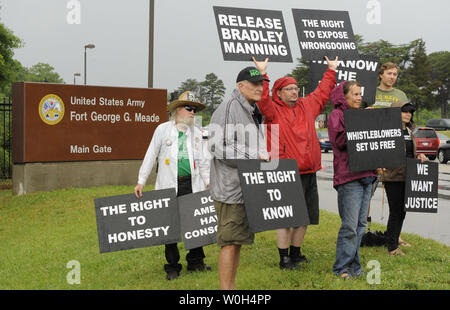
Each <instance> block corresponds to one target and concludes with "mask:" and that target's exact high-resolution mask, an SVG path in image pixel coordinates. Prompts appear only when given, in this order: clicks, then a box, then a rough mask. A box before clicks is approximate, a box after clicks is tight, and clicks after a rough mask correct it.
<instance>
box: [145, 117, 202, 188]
mask: <svg viewBox="0 0 450 310" xmlns="http://www.w3.org/2000/svg"><path fill="white" fill-rule="evenodd" d="M185 134H186V143H187V151H188V155H189V164H190V168H191V180H192V192H193V193H195V192H200V191H203V190H205V189H206V186H207V185H209V159H210V157H209V156H208V155H209V154H208V150H207V145H206V142H204V141H203V139H202V133H201V130H200V129H199V128H197V127H195V126H191V127H189V128H188V129H187V130H186V132H185ZM156 160H158V170H157V171H158V173H157V176H156V184H155V190H158V189H166V188H175V190H176V191H177V192H178V129H177V127H176V125H175V121H168V122H165V123H162V124H160V125H159V126H158V127H156V130H155V132H154V134H153V137H152V140H151V142H150V145H149V147H148V149H147V153H146V154H145V157H144V160H143V162H142V165H141V168H140V169H139V178H138V184H141V185H145V183H146V182H147V179H148V176H149V175H150V173H151V171H152V168H153V166H154V164H155V162H156Z"/></svg>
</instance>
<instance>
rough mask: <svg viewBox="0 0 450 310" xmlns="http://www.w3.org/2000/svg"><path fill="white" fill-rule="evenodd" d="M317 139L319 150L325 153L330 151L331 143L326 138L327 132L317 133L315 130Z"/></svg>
mask: <svg viewBox="0 0 450 310" xmlns="http://www.w3.org/2000/svg"><path fill="white" fill-rule="evenodd" d="M316 132H317V138H318V139H319V143H320V149H321V150H322V151H324V152H325V153H328V151H331V142H330V139H329V138H328V131H319V130H317V131H316Z"/></svg>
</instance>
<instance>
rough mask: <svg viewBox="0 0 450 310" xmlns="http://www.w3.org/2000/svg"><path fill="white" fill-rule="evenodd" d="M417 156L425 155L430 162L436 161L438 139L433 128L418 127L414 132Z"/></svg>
mask: <svg viewBox="0 0 450 310" xmlns="http://www.w3.org/2000/svg"><path fill="white" fill-rule="evenodd" d="M414 137H415V138H416V148H417V153H418V154H425V155H426V156H427V157H428V158H429V159H430V160H434V159H436V155H437V151H438V148H439V138H438V136H437V135H436V132H435V131H434V129H433V128H430V127H418V128H416V130H414Z"/></svg>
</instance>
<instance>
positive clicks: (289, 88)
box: [283, 87, 299, 92]
mask: <svg viewBox="0 0 450 310" xmlns="http://www.w3.org/2000/svg"><path fill="white" fill-rule="evenodd" d="M283 90H285V91H293V90H295V91H296V92H298V90H299V88H298V87H285V88H283Z"/></svg>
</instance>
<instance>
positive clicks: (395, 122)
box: [344, 108, 406, 171]
mask: <svg viewBox="0 0 450 310" xmlns="http://www.w3.org/2000/svg"><path fill="white" fill-rule="evenodd" d="M344 122H345V134H346V138H347V153H348V164H349V168H350V171H365V170H374V169H377V168H394V167H400V166H403V167H404V166H405V165H406V162H405V140H404V138H403V132H402V119H401V114H400V108H389V109H368V110H359V109H351V110H346V111H345V112H344Z"/></svg>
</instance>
